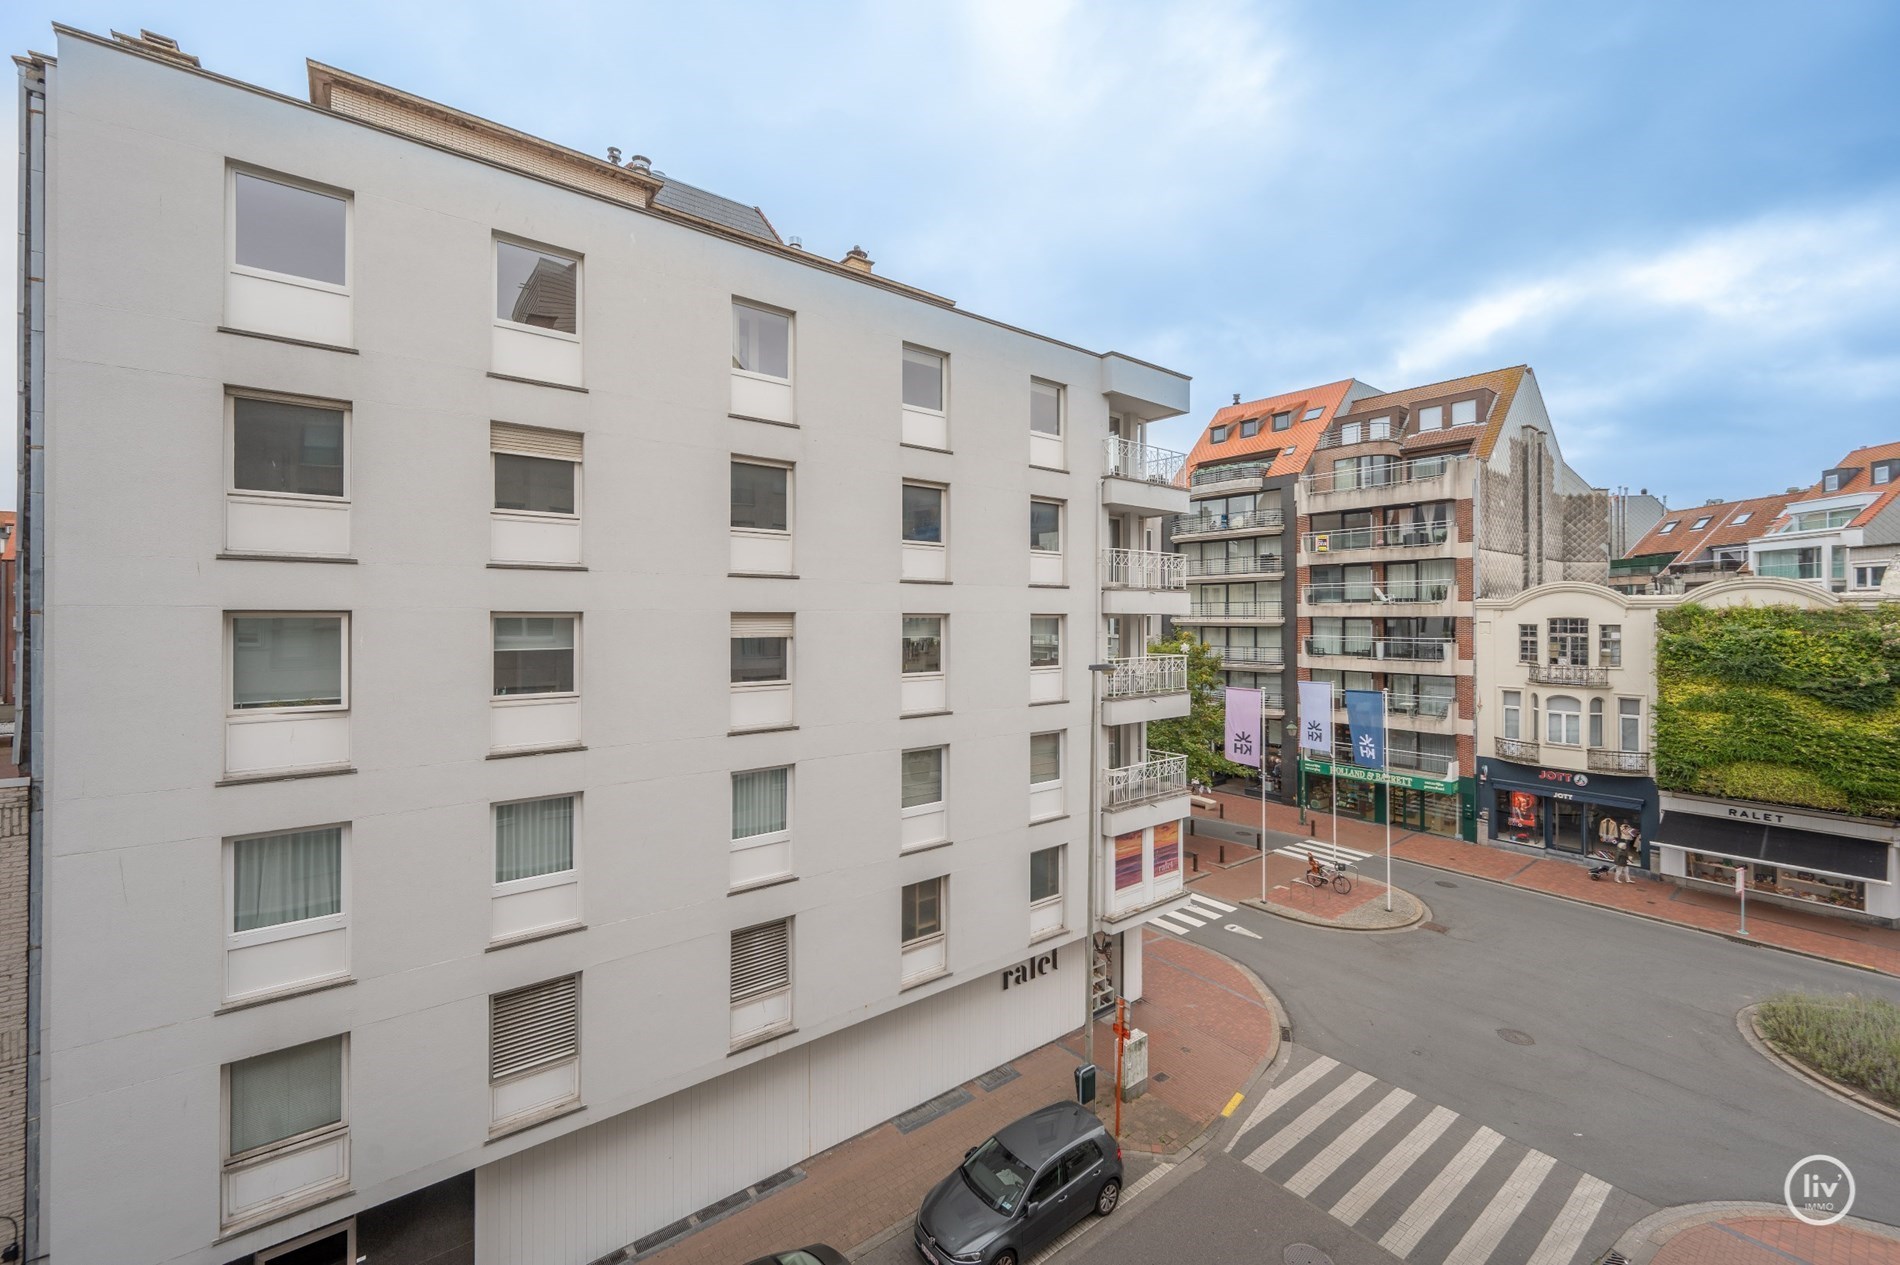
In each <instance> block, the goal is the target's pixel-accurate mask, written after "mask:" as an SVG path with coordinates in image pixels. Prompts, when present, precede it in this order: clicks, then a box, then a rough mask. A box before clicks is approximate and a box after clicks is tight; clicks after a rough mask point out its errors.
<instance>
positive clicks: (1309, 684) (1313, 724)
mask: <svg viewBox="0 0 1900 1265" xmlns="http://www.w3.org/2000/svg"><path fill="white" fill-rule="evenodd" d="M1300 749H1301V750H1302V751H1319V752H1323V753H1324V754H1326V755H1328V756H1330V755H1332V753H1333V683H1332V682H1331V681H1301V682H1300Z"/></svg>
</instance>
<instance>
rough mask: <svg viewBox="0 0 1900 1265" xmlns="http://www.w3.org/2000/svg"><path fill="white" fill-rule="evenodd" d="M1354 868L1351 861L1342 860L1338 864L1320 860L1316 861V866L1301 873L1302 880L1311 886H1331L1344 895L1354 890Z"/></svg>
mask: <svg viewBox="0 0 1900 1265" xmlns="http://www.w3.org/2000/svg"><path fill="white" fill-rule="evenodd" d="M1309 859H1310V858H1309ZM1352 868H1353V867H1352V862H1350V861H1342V862H1340V863H1339V864H1338V865H1334V864H1332V863H1330V862H1327V861H1319V862H1317V863H1316V868H1309V869H1308V870H1307V871H1306V873H1304V874H1302V875H1300V881H1301V882H1303V883H1305V884H1307V885H1308V886H1309V887H1322V888H1323V887H1328V886H1330V887H1331V888H1332V889H1333V890H1334V891H1336V892H1338V893H1339V894H1340V895H1341V896H1344V895H1346V894H1347V893H1348V892H1350V891H1352Z"/></svg>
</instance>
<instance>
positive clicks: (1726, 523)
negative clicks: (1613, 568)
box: [1623, 492, 1789, 566]
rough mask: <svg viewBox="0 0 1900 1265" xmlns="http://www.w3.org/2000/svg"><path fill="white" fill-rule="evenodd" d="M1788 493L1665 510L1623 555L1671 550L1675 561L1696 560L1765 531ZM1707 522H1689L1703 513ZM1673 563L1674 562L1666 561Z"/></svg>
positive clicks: (1629, 555)
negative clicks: (1694, 526)
mask: <svg viewBox="0 0 1900 1265" xmlns="http://www.w3.org/2000/svg"><path fill="white" fill-rule="evenodd" d="M1788 499H1789V498H1788V493H1786V492H1779V493H1776V494H1775V495H1774V496H1758V497H1755V498H1754V499H1752V500H1747V501H1722V502H1720V503H1719V504H1715V505H1697V506H1693V507H1691V508H1689V509H1680V510H1668V511H1666V512H1665V513H1664V514H1663V516H1662V521H1660V522H1658V523H1657V524H1656V525H1655V526H1654V527H1652V528H1650V529H1649V533H1648V534H1647V535H1645V536H1644V537H1643V538H1642V539H1641V540H1639V541H1637V542H1636V543H1635V544H1634V545H1632V546H1630V549H1629V552H1627V553H1625V554H1624V555H1623V556H1624V557H1626V558H1637V557H1641V556H1642V555H1644V554H1651V553H1672V552H1673V553H1674V554H1675V555H1676V562H1685V563H1686V562H1697V561H1700V560H1701V558H1702V555H1703V553H1704V552H1705V551H1706V550H1709V549H1714V548H1717V547H1718V546H1721V545H1738V544H1741V543H1742V542H1743V541H1745V540H1748V539H1750V538H1751V537H1754V536H1759V535H1761V534H1762V533H1763V532H1765V531H1767V530H1768V524H1769V523H1771V522H1773V521H1774V520H1775V518H1776V517H1777V516H1779V515H1780V513H1781V507H1782V506H1784V505H1786V504H1787V503H1788ZM1743 514H1746V515H1748V519H1747V521H1746V522H1742V523H1737V522H1736V521H1735V520H1736V519H1737V518H1740V517H1741V516H1742V515H1743ZM1705 515H1706V516H1707V517H1708V520H1709V522H1708V524H1707V525H1706V526H1704V527H1703V528H1702V529H1701V530H1700V531H1696V530H1693V529H1692V528H1691V527H1690V524H1691V523H1694V522H1696V521H1697V520H1699V519H1701V518H1702V517H1704V516H1705ZM1670 523H1674V524H1676V526H1675V528H1674V529H1673V530H1671V531H1668V532H1665V531H1663V528H1664V527H1667V526H1668V525H1669V524H1670ZM1670 565H1671V566H1674V565H1675V563H1674V562H1672V563H1671V564H1670Z"/></svg>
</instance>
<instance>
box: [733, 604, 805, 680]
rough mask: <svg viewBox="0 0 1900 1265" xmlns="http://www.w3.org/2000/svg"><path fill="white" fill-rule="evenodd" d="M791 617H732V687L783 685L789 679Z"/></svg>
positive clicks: (740, 615)
mask: <svg viewBox="0 0 1900 1265" xmlns="http://www.w3.org/2000/svg"><path fill="white" fill-rule="evenodd" d="M792 628H793V621H792V617H791V616H790V615H754V614H735V615H734V616H733V617H732V684H734V685H770V684H782V683H784V682H787V681H789V680H791V679H792Z"/></svg>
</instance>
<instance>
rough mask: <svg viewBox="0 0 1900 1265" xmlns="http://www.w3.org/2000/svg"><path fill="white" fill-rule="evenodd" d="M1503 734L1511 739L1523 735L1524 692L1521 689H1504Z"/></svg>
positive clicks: (1516, 738)
mask: <svg viewBox="0 0 1900 1265" xmlns="http://www.w3.org/2000/svg"><path fill="white" fill-rule="evenodd" d="M1504 736H1505V737H1506V738H1509V739H1511V740H1513V741H1516V740H1519V739H1521V738H1523V736H1524V694H1523V691H1521V690H1506V691H1504Z"/></svg>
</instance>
